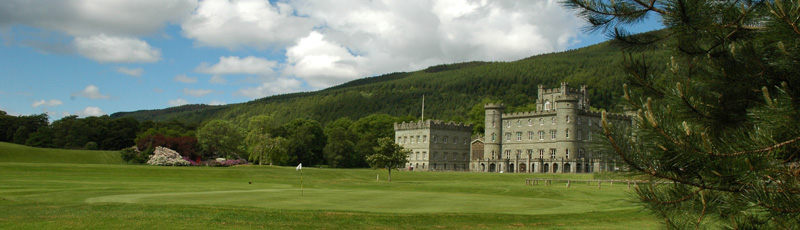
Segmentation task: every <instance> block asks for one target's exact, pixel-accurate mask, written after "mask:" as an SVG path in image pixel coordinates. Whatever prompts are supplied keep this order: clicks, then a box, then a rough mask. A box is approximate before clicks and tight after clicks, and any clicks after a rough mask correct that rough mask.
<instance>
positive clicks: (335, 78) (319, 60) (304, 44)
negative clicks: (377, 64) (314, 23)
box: [284, 31, 364, 88]
mask: <svg viewBox="0 0 800 230" xmlns="http://www.w3.org/2000/svg"><path fill="white" fill-rule="evenodd" d="M286 62H287V63H289V66H288V67H287V68H286V69H284V73H285V74H289V75H294V76H297V77H300V78H302V79H304V80H306V82H308V84H309V85H311V86H312V87H315V88H323V87H328V86H331V85H333V84H336V83H341V82H345V81H348V80H352V79H355V78H358V77H359V75H361V74H363V73H362V72H360V71H361V70H359V65H361V64H363V62H364V59H363V58H362V57H356V56H353V55H352V54H351V53H350V52H349V51H348V50H347V49H346V48H345V47H342V46H341V45H339V44H335V43H332V42H329V41H326V40H325V39H324V37H323V35H322V34H320V33H318V32H316V31H314V32H311V34H309V35H308V36H307V37H305V38H302V39H300V40H299V41H298V42H297V45H295V46H292V47H290V48H288V49H287V50H286Z"/></svg>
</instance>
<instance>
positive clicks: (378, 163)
mask: <svg viewBox="0 0 800 230" xmlns="http://www.w3.org/2000/svg"><path fill="white" fill-rule="evenodd" d="M409 154H411V151H410V150H407V149H404V148H403V147H402V146H400V145H398V144H396V143H394V140H393V139H392V138H388V137H386V138H381V139H378V146H377V147H375V154H372V155H369V156H367V163H369V166H371V167H372V168H386V169H387V170H389V182H392V169H397V168H401V167H403V166H405V164H406V163H408V156H409Z"/></svg>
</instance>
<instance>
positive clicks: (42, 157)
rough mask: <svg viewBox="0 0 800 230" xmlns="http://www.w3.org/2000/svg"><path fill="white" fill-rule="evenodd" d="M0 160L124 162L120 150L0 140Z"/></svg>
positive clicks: (91, 162) (82, 162)
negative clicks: (69, 148)
mask: <svg viewBox="0 0 800 230" xmlns="http://www.w3.org/2000/svg"><path fill="white" fill-rule="evenodd" d="M0 162H29V163H80V164H122V163H124V161H123V160H122V158H120V155H119V152H118V151H90V150H67V149H48V148H34V147H29V146H24V145H18V144H12V143H6V142H0Z"/></svg>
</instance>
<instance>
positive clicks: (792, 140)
mask: <svg viewBox="0 0 800 230" xmlns="http://www.w3.org/2000/svg"><path fill="white" fill-rule="evenodd" d="M797 141H800V137H796V138H794V139H791V140H788V141H784V142H781V143H778V144H775V145H772V146H768V147H765V148H761V149H756V150H745V151H739V152H733V153H713V152H708V154H709V155H712V156H716V157H734V156H741V155H745V154H754V153H765V152H771V151H773V150H775V149H777V148H780V147H783V146H786V145H788V144H792V143H795V142H797Z"/></svg>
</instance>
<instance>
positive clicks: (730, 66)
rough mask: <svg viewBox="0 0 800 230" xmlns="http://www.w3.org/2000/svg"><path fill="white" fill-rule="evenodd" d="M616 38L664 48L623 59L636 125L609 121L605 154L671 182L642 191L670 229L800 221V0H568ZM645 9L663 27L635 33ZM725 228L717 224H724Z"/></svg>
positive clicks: (787, 225) (798, 224)
mask: <svg viewBox="0 0 800 230" xmlns="http://www.w3.org/2000/svg"><path fill="white" fill-rule="evenodd" d="M565 4H566V5H567V6H568V7H572V8H574V9H577V10H578V11H579V15H581V16H582V17H584V18H585V19H586V20H587V21H588V22H589V23H591V29H598V30H607V31H610V34H611V35H613V37H615V41H616V42H615V43H616V44H618V45H621V46H622V47H624V48H626V49H627V50H628V51H631V50H639V51H641V50H646V49H649V48H653V47H659V46H666V47H668V48H670V49H672V50H673V51H674V56H673V58H672V60H671V61H670V62H669V63H664V65H666V66H668V67H669V69H668V70H667V71H654V70H653V66H652V65H649V64H647V63H648V62H647V61H646V59H647V56H641V57H640V56H639V55H637V56H633V55H629V56H627V58H626V63H625V64H624V66H623V68H624V69H625V70H626V72H627V74H628V76H629V77H628V79H627V81H628V84H629V85H626V86H625V87H623V88H624V92H623V93H624V99H625V100H626V101H627V102H628V103H627V106H629V108H630V109H632V110H633V111H636V113H637V115H636V116H635V118H634V120H635V121H636V122H634V124H633V125H632V126H627V125H616V126H615V125H612V124H610V123H608V122H607V121H606V120H605V117H604V119H603V134H604V135H605V136H606V145H605V146H606V147H607V148H608V151H607V152H613V153H616V155H617V156H618V157H619V158H621V159H622V160H623V161H624V162H626V163H627V164H628V166H629V167H630V168H631V169H633V170H635V171H638V172H641V173H643V174H645V175H647V176H648V177H650V178H651V179H653V180H654V181H660V182H672V183H666V184H657V185H654V184H650V185H641V186H638V187H637V188H636V193H637V195H638V197H639V199H640V200H641V201H642V202H643V204H645V206H646V207H647V208H649V209H650V210H652V211H654V213H656V214H657V215H660V216H662V217H663V218H664V220H665V223H666V225H667V226H668V227H670V228H679V229H684V228H718V227H725V228H734V229H798V228H800V181H799V180H798V178H800V162H798V160H800V158H798V157H800V154H798V153H799V151H798V150H800V144H799V143H798V141H800V122H798V118H800V113H798V112H799V111H798V110H799V109H800V77H798V74H799V73H800V29H798V23H799V22H800V1H797V0H768V1H755V0H741V1H720V0H646V1H645V0H616V1H606V0H567V1H566V2H565ZM648 15H658V16H660V17H661V18H662V20H663V23H664V25H665V26H666V29H665V30H664V31H662V32H657V33H648V34H645V35H641V36H630V35H628V33H627V32H625V30H624V28H625V27H627V26H630V25H631V24H633V23H636V22H639V21H641V20H643V18H645V17H647V16H648ZM720 225H722V226H720Z"/></svg>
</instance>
